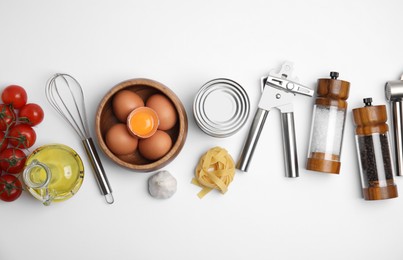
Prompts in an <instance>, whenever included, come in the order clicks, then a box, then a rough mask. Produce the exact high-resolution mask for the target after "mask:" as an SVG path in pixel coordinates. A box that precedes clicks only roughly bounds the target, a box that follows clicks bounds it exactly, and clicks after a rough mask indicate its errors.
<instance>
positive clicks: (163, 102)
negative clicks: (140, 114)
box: [146, 94, 178, 130]
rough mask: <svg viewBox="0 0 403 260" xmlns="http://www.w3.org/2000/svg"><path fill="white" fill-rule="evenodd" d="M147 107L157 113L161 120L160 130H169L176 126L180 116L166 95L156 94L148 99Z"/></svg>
mask: <svg viewBox="0 0 403 260" xmlns="http://www.w3.org/2000/svg"><path fill="white" fill-rule="evenodd" d="M146 106H147V107H149V108H152V109H153V110H154V111H155V112H157V115H158V118H159V120H160V125H159V127H158V129H160V130H169V129H171V128H172V127H174V125H175V124H176V121H177V120H178V116H177V113H176V109H175V106H174V105H173V104H172V102H171V101H170V100H169V99H168V98H166V97H165V96H164V95H161V94H155V95H152V96H151V97H149V98H148V100H147V102H146Z"/></svg>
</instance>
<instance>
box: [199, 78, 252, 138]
mask: <svg viewBox="0 0 403 260" xmlns="http://www.w3.org/2000/svg"><path fill="white" fill-rule="evenodd" d="M249 107H250V104H249V97H248V95H247V93H246V92H245V90H244V89H243V88H242V86H241V85H239V84H238V83H236V82H235V81H233V80H230V79H225V78H218V79H213V80H211V81H209V82H207V83H205V84H204V85H203V86H202V87H201V88H200V89H199V91H198V93H197V94H196V97H195V100H194V102H193V115H194V118H195V120H196V123H197V125H198V126H199V128H200V129H201V130H202V131H203V132H205V133H206V134H208V135H210V136H213V137H220V138H222V137H228V136H231V135H233V134H235V133H236V132H237V131H238V130H239V129H240V128H241V127H242V126H243V125H244V124H245V122H246V120H247V118H248V116H249Z"/></svg>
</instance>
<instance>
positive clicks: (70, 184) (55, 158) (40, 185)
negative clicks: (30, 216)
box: [23, 144, 84, 206]
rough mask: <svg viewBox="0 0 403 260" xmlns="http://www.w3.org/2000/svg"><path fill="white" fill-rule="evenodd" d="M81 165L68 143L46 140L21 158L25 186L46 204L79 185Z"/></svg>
mask: <svg viewBox="0 0 403 260" xmlns="http://www.w3.org/2000/svg"><path fill="white" fill-rule="evenodd" d="M83 179H84V165H83V162H82V160H81V158H80V156H79V155H78V154H77V153H76V152H75V151H74V150H73V149H72V148H70V147H69V146H66V145H63V144H50V145H44V146H41V147H39V148H37V149H36V150H35V151H33V152H32V154H31V155H29V156H28V159H27V160H26V162H25V169H24V172H23V180H24V184H25V186H26V189H27V190H28V191H29V192H30V193H31V195H32V196H34V197H35V198H36V199H38V200H40V201H42V203H43V204H44V205H46V206H48V205H50V204H51V202H60V201H65V200H67V199H69V198H71V197H72V196H73V195H74V194H76V193H77V191H78V190H79V189H80V187H81V184H82V183H83Z"/></svg>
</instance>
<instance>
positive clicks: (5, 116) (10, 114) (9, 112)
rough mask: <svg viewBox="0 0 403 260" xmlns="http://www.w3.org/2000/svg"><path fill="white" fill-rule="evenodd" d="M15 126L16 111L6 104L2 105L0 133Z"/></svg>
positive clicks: (0, 108)
mask: <svg viewBox="0 0 403 260" xmlns="http://www.w3.org/2000/svg"><path fill="white" fill-rule="evenodd" d="M14 124H15V113H14V110H13V109H12V108H11V107H10V106H8V105H5V104H0V131H6V130H7V128H9V127H11V126H13V125H14Z"/></svg>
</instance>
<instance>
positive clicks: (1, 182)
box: [0, 174, 22, 202]
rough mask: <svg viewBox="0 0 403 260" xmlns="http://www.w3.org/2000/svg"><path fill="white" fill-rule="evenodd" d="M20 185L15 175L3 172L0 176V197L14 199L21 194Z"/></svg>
mask: <svg viewBox="0 0 403 260" xmlns="http://www.w3.org/2000/svg"><path fill="white" fill-rule="evenodd" d="M21 193H22V185H21V182H20V180H18V178H17V177H15V176H14V175H10V174H5V175H3V176H1V177H0V199H1V200H3V201H7V202H10V201H14V200H16V199H18V198H19V197H20V196H21Z"/></svg>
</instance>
